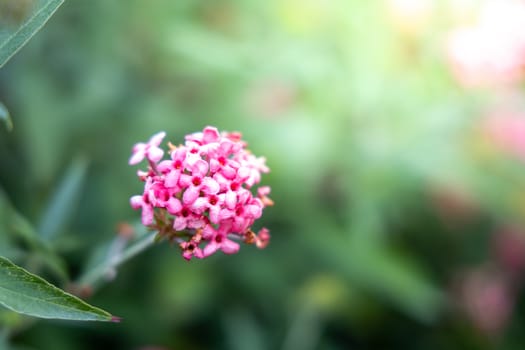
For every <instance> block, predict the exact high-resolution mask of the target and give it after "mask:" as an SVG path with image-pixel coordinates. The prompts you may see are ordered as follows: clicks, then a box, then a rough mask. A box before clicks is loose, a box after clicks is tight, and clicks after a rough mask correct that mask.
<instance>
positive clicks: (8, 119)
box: [0, 102, 13, 131]
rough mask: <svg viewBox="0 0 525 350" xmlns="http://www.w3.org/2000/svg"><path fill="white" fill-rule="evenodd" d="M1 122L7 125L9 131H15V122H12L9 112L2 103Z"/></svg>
mask: <svg viewBox="0 0 525 350" xmlns="http://www.w3.org/2000/svg"><path fill="white" fill-rule="evenodd" d="M0 120H2V121H3V122H4V124H5V125H6V127H7V131H11V130H13V121H12V120H11V116H10V115H9V111H8V110H7V108H6V106H4V104H3V103H2V102H0Z"/></svg>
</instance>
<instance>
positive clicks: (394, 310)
mask: <svg viewBox="0 0 525 350" xmlns="http://www.w3.org/2000/svg"><path fill="white" fill-rule="evenodd" d="M0 1H1V0H0ZM509 1H510V0H509ZM35 3H37V2H35ZM43 3H44V2H43V1H41V2H38V4H43ZM395 3H397V4H399V3H405V4H406V3H410V1H404V2H403V1H393V0H392V1H386V0H384V1H383V0H374V1H366V2H362V1H361V2H357V1H343V0H331V1H316V0H306V1H298V0H284V1H266V2H257V1H237V0H224V1H218V2H210V1H204V0H202V1H185V0H182V1H170V0H159V1H155V2H144V1H136V0H135V1H133V0H132V1H129V2H126V5H125V6H123V5H122V4H121V3H118V2H112V1H104V0H92V1H78V0H70V1H67V2H65V3H64V4H63V5H62V6H61V8H60V11H57V12H56V14H55V15H54V16H53V17H52V20H51V21H49V22H48V24H47V25H46V26H45V27H44V29H43V30H42V31H41V32H40V33H39V34H38V35H37V36H35V37H34V38H33V39H32V40H31V41H30V42H29V43H28V44H27V46H26V47H24V49H23V50H21V51H20V52H19V53H18V54H17V55H15V56H13V58H12V59H11V60H10V62H9V64H8V65H5V66H4V67H3V68H2V69H0V100H1V101H2V102H3V103H4V104H5V106H7V107H8V108H9V112H10V115H11V117H12V120H13V122H14V126H15V127H14V128H13V130H12V131H11V132H8V131H7V130H6V128H3V127H1V128H0V169H1V170H0V186H1V187H2V188H3V189H4V190H5V193H6V197H7V198H9V201H7V200H3V202H2V205H4V204H3V203H9V206H10V207H12V208H13V210H11V209H9V210H5V208H6V207H5V206H4V207H2V208H0V253H1V255H3V256H5V257H7V258H8V259H10V260H11V261H13V262H14V263H16V264H17V265H18V266H21V267H23V268H24V269H25V270H27V271H30V272H31V273H32V274H37V275H38V276H41V277H43V278H46V280H49V281H52V282H53V283H54V284H56V285H58V286H60V287H62V288H63V289H65V290H68V291H71V292H74V293H75V294H76V295H79V296H82V297H86V298H87V297H90V299H89V302H90V303H93V304H94V305H99V306H101V307H103V308H107V309H110V310H111V311H112V312H114V313H115V314H117V315H119V316H122V317H123V320H124V322H122V323H120V324H118V325H114V324H110V323H98V322H95V323H85V324H84V323H83V324H82V325H81V326H78V325H77V324H75V325H74V326H72V325H71V324H70V323H64V322H49V321H39V322H37V321H35V320H34V319H32V318H29V317H26V316H22V315H18V314H14V313H13V312H11V311H9V310H5V311H4V310H2V311H4V312H0V324H1V325H2V326H4V328H6V329H10V331H9V333H8V334H7V335H6V338H8V340H9V343H10V344H12V346H15V347H16V346H19V347H29V348H38V349H53V350H61V349H71V348H75V349H80V350H82V349H93V348H98V347H100V348H115V349H146V348H148V347H151V346H157V347H161V348H166V349H177V348H218V349H246V348H254V349H274V348H284V349H314V348H315V349H317V348H319V349H347V348H365V349H377V348H388V349H422V348H423V349H444V348H447V349H448V348H450V349H455V348H476V349H499V348H505V349H520V348H521V344H523V341H524V339H523V334H522V332H521V331H520V330H521V329H520V324H521V321H522V318H523V317H524V313H523V307H522V306H523V305H522V302H521V297H522V295H523V288H522V277H521V276H522V275H523V272H524V268H525V259H524V258H523V257H524V256H525V243H524V242H525V233H524V232H525V229H524V225H525V222H524V220H523V213H524V208H525V206H524V203H525V200H524V199H525V197H524V196H523V193H525V192H524V188H525V177H524V176H523V174H524V171H523V170H524V163H523V160H524V159H525V157H524V154H525V153H523V149H525V148H522V147H521V145H522V143H520V142H521V140H522V139H523V138H522V137H521V136H520V135H522V134H521V133H520V132H521V131H520V130H521V129H520V127H521V125H522V124H520V121H523V119H524V117H523V115H525V114H524V111H523V105H525V104H523V80H518V81H514V80H513V81H512V85H510V86H509V85H504V86H501V85H495V86H490V85H489V86H465V85H463V84H462V81H461V80H458V79H457V78H456V75H455V74H456V72H455V69H456V68H453V67H451V63H450V57H449V55H448V53H447V46H446V43H447V42H448V40H449V38H450V36H451V35H453V34H454V33H455V30H456V29H457V28H461V27H462V26H465V25H466V24H471V23H472V22H473V18H475V17H476V16H475V14H476V13H477V12H476V11H478V10H479V7H480V6H473V7H472V8H470V7H468V4H466V3H471V2H461V3H462V5H461V6H460V5H458V4H459V3H460V2H456V1H452V0H450V1H442V2H438V1H432V0H428V1H419V2H416V3H418V4H419V5H418V6H416V8H417V10H416V11H413V10H411V11H408V12H407V11H405V10H402V11H400V7H396V6H394V5H392V4H395ZM482 3H484V2H483V1H481V0H480V1H479V2H478V5H479V4H482ZM491 3H492V5H493V4H494V3H502V2H491ZM421 4H423V5H421ZM424 4H427V5H424ZM428 4H433V5H432V6H433V8H432V9H431V10H428V8H426V7H425V6H428ZM492 13H498V12H497V11H492ZM23 18H25V17H23ZM488 41H489V40H487V42H488ZM497 43H500V42H499V41H497ZM481 44H483V42H482V43H481ZM495 47H496V48H497V47H498V46H497V45H496V46H495ZM501 52H503V50H499V51H497V53H498V55H495V57H499V53H501ZM475 57H478V56H475ZM454 67H455V66H454ZM506 83H508V82H506ZM206 125H216V126H217V127H218V128H219V129H220V130H232V131H233V130H238V131H240V132H242V133H243V138H244V139H246V140H248V142H249V148H250V149H251V150H253V152H254V153H255V154H258V155H259V154H260V155H265V156H266V158H267V163H268V166H269V168H270V169H271V173H269V174H268V176H267V177H265V184H268V185H270V186H271V187H272V195H271V197H272V199H273V200H274V202H275V206H274V207H272V208H268V209H267V210H265V214H264V216H263V217H261V219H259V221H260V225H261V226H263V225H264V226H265V227H268V228H269V229H270V231H271V234H272V240H271V243H270V244H269V246H268V247H267V248H266V249H265V250H262V251H259V250H257V249H255V248H254V249H251V248H252V247H246V248H247V249H242V250H241V251H240V252H239V254H237V255H233V256H223V255H222V254H216V255H214V256H213V257H210V258H209V259H206V260H204V261H199V260H195V259H194V260H192V261H191V262H186V261H185V260H184V259H182V258H181V257H180V250H179V249H178V247H177V246H173V247H171V246H170V245H168V244H159V245H156V246H154V247H152V248H151V249H148V250H145V249H144V247H146V246H149V244H150V243H151V242H149V241H148V238H149V237H152V236H150V235H148V232H145V230H144V229H143V228H140V225H135V224H134V223H135V222H137V221H138V219H139V218H138V214H137V212H135V211H133V210H132V209H131V208H130V206H129V198H130V196H131V195H132V194H135V193H140V192H141V188H140V187H139V186H140V185H139V184H137V183H136V181H135V177H134V176H133V174H132V172H131V171H130V168H129V166H128V165H127V160H128V159H129V156H130V151H131V147H132V145H133V144H134V143H135V142H137V141H138V140H145V139H147V137H148V136H149V135H152V134H153V133H155V132H157V131H159V130H165V131H166V132H167V134H169V135H173V139H175V140H180V139H182V137H183V135H186V134H188V133H190V132H193V131H195V130H202V128H203V127H204V126H206ZM502 125H503V126H502ZM509 125H511V126H512V127H510V128H509ZM509 129H510V131H512V132H509ZM509 135H511V136H509ZM512 135H514V136H512ZM15 209H16V210H15ZM259 221H258V223H259ZM30 223H38V224H37V225H36V227H37V229H33V228H32V225H31V224H30ZM129 223H132V224H131V225H130V224H129ZM259 228H260V227H254V229H255V230H257V229H259ZM115 232H116V234H115ZM139 252H140V253H141V254H140V255H138V253H139ZM115 256H117V257H119V259H117V260H113V258H114V257H115ZM131 256H134V259H132V260H130V261H129V262H128V263H127V264H125V265H122V266H120V262H121V261H122V262H123V261H125V260H126V259H124V260H121V258H122V257H131ZM115 261H117V262H119V263H118V264H114V263H115ZM117 267H118V271H117ZM93 271H95V272H93ZM117 272H118V273H117Z"/></svg>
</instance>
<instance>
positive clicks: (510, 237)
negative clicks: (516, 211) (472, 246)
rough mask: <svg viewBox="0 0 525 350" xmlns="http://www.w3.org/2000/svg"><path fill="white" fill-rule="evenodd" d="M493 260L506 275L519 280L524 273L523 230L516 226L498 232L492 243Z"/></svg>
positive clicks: (524, 235) (524, 236)
mask: <svg viewBox="0 0 525 350" xmlns="http://www.w3.org/2000/svg"><path fill="white" fill-rule="evenodd" d="M492 250H493V254H494V259H495V260H496V261H497V262H498V264H499V266H501V268H502V269H503V270H505V271H506V272H507V273H509V274H510V275H512V276H515V277H516V278H521V275H522V273H523V272H524V271H525V230H523V229H521V228H520V227H518V226H505V227H503V228H501V229H500V230H498V231H497V232H496V234H495V235H494V239H493V241H492Z"/></svg>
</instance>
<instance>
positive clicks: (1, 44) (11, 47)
mask: <svg viewBox="0 0 525 350" xmlns="http://www.w3.org/2000/svg"><path fill="white" fill-rule="evenodd" d="M17 1H18V0H17ZM63 2H64V0H47V1H39V2H38V5H37V6H36V7H35V9H34V10H33V11H32V12H31V13H30V14H29V16H28V17H27V19H25V20H23V21H22V22H21V23H20V25H19V26H18V27H17V28H15V29H14V30H10V29H8V28H0V67H2V66H3V65H4V64H5V63H6V62H7V61H8V60H9V59H10V58H11V57H12V56H13V55H14V54H15V53H16V52H17V51H18V50H20V48H22V46H24V45H25V43H27V41H28V40H29V39H31V37H32V36H33V35H35V34H36V32H38V31H39V30H40V28H42V26H43V25H44V24H45V23H46V22H47V20H48V19H49V18H50V17H51V16H52V15H53V13H54V12H55V11H56V10H57V9H58V7H59V6H60V5H62V3H63Z"/></svg>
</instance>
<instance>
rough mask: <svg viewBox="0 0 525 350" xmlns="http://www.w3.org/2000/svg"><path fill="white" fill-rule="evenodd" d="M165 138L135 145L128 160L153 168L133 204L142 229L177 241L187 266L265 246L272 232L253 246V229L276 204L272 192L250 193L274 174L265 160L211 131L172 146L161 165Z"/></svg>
mask: <svg viewBox="0 0 525 350" xmlns="http://www.w3.org/2000/svg"><path fill="white" fill-rule="evenodd" d="M164 136H165V133H164V132H160V133H158V134H156V135H154V136H153V137H152V138H151V139H150V141H149V142H148V143H138V144H137V145H135V147H134V148H133V155H132V157H131V159H130V164H135V163H138V162H140V161H141V160H143V159H144V158H147V160H148V164H149V167H148V169H147V171H139V172H138V176H139V179H140V180H141V181H143V182H144V191H143V193H142V194H141V195H137V196H133V197H131V200H130V202H131V206H132V207H133V209H142V223H143V224H144V225H146V226H149V227H150V228H152V229H156V230H158V231H159V235H160V236H161V237H166V238H168V239H170V240H175V241H177V242H178V243H179V246H180V248H181V249H182V256H183V257H184V258H185V259H187V260H190V259H191V258H192V257H194V256H195V257H197V258H203V257H207V256H209V255H211V254H213V253H215V252H216V251H217V250H222V251H223V252H224V253H226V254H233V253H236V252H237V251H238V250H239V244H238V243H237V242H235V240H240V241H244V242H246V243H251V244H256V245H257V246H258V247H263V246H265V245H266V244H267V242H268V240H269V233H268V230H267V229H263V230H262V234H259V236H260V237H259V236H257V237H258V239H257V240H255V239H253V231H252V230H251V226H252V225H253V223H254V222H255V220H257V219H258V218H260V217H261V215H262V212H263V209H264V208H265V207H266V206H270V205H272V204H273V201H272V200H271V199H270V198H268V195H269V193H270V187H268V186H262V187H259V188H258V189H256V190H255V194H252V191H251V188H252V187H253V186H255V185H256V184H258V183H259V182H260V180H261V174H262V173H267V172H269V171H270V170H269V168H268V167H267V166H266V164H265V162H266V160H265V159H264V158H262V157H256V156H254V155H253V154H252V153H251V152H250V151H248V150H247V149H246V146H247V144H246V142H244V141H243V140H242V139H241V135H240V134H239V133H222V134H221V133H219V131H218V130H217V129H216V128H213V127H209V126H208V127H206V128H204V130H203V131H202V132H197V133H193V134H190V135H187V136H186V137H185V143H184V145H180V146H178V147H175V146H173V145H171V144H169V145H170V149H171V159H170V160H161V159H162V155H163V154H164V151H162V150H161V149H160V148H159V147H158V146H159V145H160V142H161V141H162V139H163V138H164ZM183 238H187V239H186V240H184V239H183ZM201 245H205V246H204V247H203V248H201Z"/></svg>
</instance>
